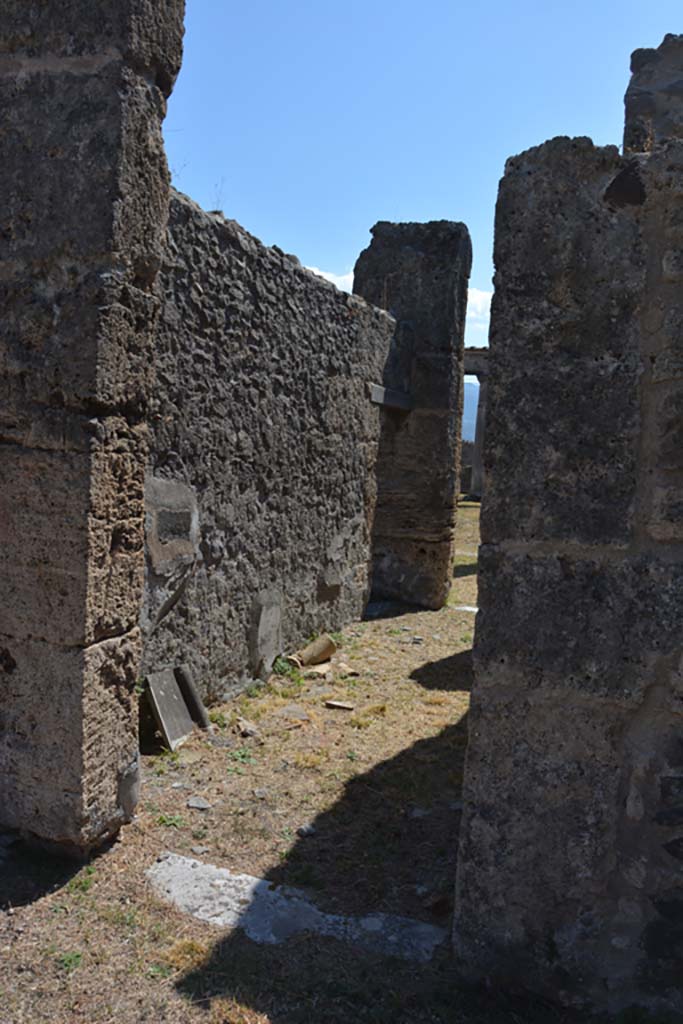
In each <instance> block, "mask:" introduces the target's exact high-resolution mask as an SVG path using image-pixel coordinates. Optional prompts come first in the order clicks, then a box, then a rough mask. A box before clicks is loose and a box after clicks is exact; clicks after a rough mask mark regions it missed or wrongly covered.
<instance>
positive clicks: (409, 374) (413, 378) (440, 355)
mask: <svg viewBox="0 0 683 1024" xmlns="http://www.w3.org/2000/svg"><path fill="white" fill-rule="evenodd" d="M372 236H373V238H372V243H371V244H370V246H369V247H368V248H367V249H365V250H364V252H362V253H361V255H360V256H359V258H358V261H357V263H356V268H355V273H354V286H353V288H354V292H355V293H356V294H357V295H362V296H363V298H365V299H367V300H368V302H372V303H373V304H374V305H375V306H379V307H380V308H381V309H386V310H388V311H389V312H390V313H391V314H392V316H394V317H395V318H396V320H397V322H398V329H397V336H396V345H395V348H394V350H393V353H392V358H391V359H390V360H389V362H388V363H387V366H386V368H385V373H384V378H383V383H384V385H385V386H386V387H387V388H389V389H392V390H395V391H397V392H399V393H402V394H404V395H406V396H407V398H408V399H409V403H410V406H411V408H410V411H406V410H405V409H400V408H392V407H391V405H387V406H385V407H384V409H383V411H382V439H381V444H380V454H379V461H378V472H377V486H378V499H377V513H376V516H375V527H374V532H373V577H372V589H373V594H374V595H375V596H377V597H388V598H398V599H401V600H403V601H407V602H414V603H416V604H419V605H423V606H424V607H426V608H440V607H441V606H442V605H443V604H444V602H445V601H446V598H447V597H448V592H449V589H450V584H451V580H452V570H453V535H454V530H455V516H456V503H457V499H458V493H459V484H460V431H461V421H462V392H463V337H464V330H465V314H466V309H467V283H468V280H469V274H470V265H471V260H472V250H471V245H470V238H469V234H468V231H467V228H466V227H465V225H464V224H456V223H452V222H450V221H434V222H432V223H429V224H390V223H387V222H380V223H379V224H376V225H375V227H374V228H373V229H372Z"/></svg>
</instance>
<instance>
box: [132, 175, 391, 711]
mask: <svg viewBox="0 0 683 1024" xmlns="http://www.w3.org/2000/svg"><path fill="white" fill-rule="evenodd" d="M161 276H162V280H163V291H164V305H163V315H162V320H161V325H160V331H159V334H158V337H157V352H156V371H157V383H156V387H155V391H154V397H153V401H152V415H151V418H150V422H151V427H152V431H153V441H152V448H151V457H150V465H149V473H148V482H147V587H146V599H145V612H144V623H143V625H144V631H145V634H146V641H145V664H146V666H147V667H148V668H150V669H151V668H155V667H161V666H163V665H168V664H171V665H173V664H178V663H180V662H187V663H189V664H190V666H191V667H192V669H193V671H194V675H195V678H196V680H197V682H198V684H199V685H200V688H201V690H202V692H203V693H204V694H205V695H206V696H223V695H225V694H229V693H230V692H233V691H234V690H235V689H237V688H238V687H241V686H243V685H244V684H245V682H247V681H250V680H251V679H253V678H254V677H256V676H260V675H263V674H264V673H265V672H267V671H268V670H269V668H270V666H271V664H272V660H273V658H274V656H275V655H277V654H278V653H280V652H281V651H282V650H283V649H286V648H291V646H292V645H296V644H298V643H300V642H301V641H302V640H303V639H305V638H306V637H307V636H308V635H309V634H310V633H313V632H316V631H320V630H323V629H335V628H338V627H339V626H341V625H342V624H344V623H346V622H348V621H350V620H352V619H354V618H358V617H360V616H361V615H362V614H363V612H364V609H365V603H366V601H367V597H368V564H369V558H370V555H369V551H370V530H371V525H372V515H373V511H374V505H375V489H376V484H375V460H376V454H377V446H378V440H379V425H380V420H379V416H380V413H379V408H378V406H377V405H375V404H372V403H371V401H370V385H371V384H379V383H381V381H382V375H383V370H384V365H385V362H386V360H387V356H388V353H389V349H390V346H391V344H392V339H393V335H394V329H395V324H394V321H393V320H392V319H391V317H389V316H387V314H386V313H383V312H382V311H380V310H377V309H373V308H372V307H370V306H368V305H367V304H366V303H365V302H363V300H362V299H358V298H354V297H352V296H349V295H346V294H344V293H343V292H340V291H338V290H337V289H336V288H335V287H334V286H333V285H331V284H328V283H327V282H326V281H324V280H322V278H319V277H316V276H315V275H313V274H312V273H311V272H310V271H307V270H305V269H304V268H302V267H301V266H300V265H299V263H298V260H296V258H295V257H291V256H287V255H285V254H284V253H282V252H281V251H280V250H279V249H277V248H272V249H271V248H266V247H265V246H263V245H262V244H261V243H260V242H259V241H258V240H257V239H255V238H253V237H252V236H251V235H249V234H247V232H246V231H244V230H243V229H242V228H241V227H240V226H239V225H238V224H236V223H235V222H234V221H228V220H225V219H224V218H223V217H222V216H217V215H212V214H207V213H204V212H203V211H202V210H201V209H200V208H199V207H198V206H196V205H195V204H194V203H192V202H191V201H190V200H189V199H187V198H185V197H184V196H180V195H177V194H174V195H173V198H172V202H171V217H170V224H169V234H168V248H167V251H166V256H165V259H164V266H163V269H162V275H161Z"/></svg>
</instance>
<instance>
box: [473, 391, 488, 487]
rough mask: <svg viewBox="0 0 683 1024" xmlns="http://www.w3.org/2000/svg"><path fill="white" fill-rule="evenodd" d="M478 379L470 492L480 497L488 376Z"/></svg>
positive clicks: (482, 479)
mask: <svg viewBox="0 0 683 1024" xmlns="http://www.w3.org/2000/svg"><path fill="white" fill-rule="evenodd" d="M477 379H478V381H479V401H478V403H477V425H476V429H475V433H474V451H473V453H472V483H471V485H470V493H471V494H472V495H473V497H475V498H481V496H482V492H483V489H484V431H485V429H486V401H487V396H488V378H487V377H486V376H484V375H483V374H479V375H478V377H477Z"/></svg>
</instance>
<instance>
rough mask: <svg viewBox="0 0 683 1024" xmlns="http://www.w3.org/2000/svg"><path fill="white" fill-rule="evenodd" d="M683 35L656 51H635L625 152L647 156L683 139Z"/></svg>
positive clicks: (627, 98) (628, 92) (666, 39)
mask: <svg viewBox="0 0 683 1024" xmlns="http://www.w3.org/2000/svg"><path fill="white" fill-rule="evenodd" d="M682 55H683V35H671V34H670V35H667V36H665V37H664V41H663V42H662V44H661V45H660V46H659V47H658V48H657V49H656V50H654V49H648V50H636V51H635V52H634V53H633V55H632V57H631V71H632V72H633V74H632V77H631V81H630V83H629V87H628V89H627V90H626V96H625V104H626V124H625V128H624V152H628V153H645V152H649V151H650V150H651V149H652V148H653V147H654V146H656V145H658V144H659V143H662V142H664V141H666V140H668V139H681V138H683V102H681V100H682V98H683V56H682Z"/></svg>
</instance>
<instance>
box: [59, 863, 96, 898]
mask: <svg viewBox="0 0 683 1024" xmlns="http://www.w3.org/2000/svg"><path fill="white" fill-rule="evenodd" d="M94 881H95V868H94V867H93V866H92V864H88V865H87V867H84V868H83V870H82V871H79V873H78V874H77V875H76V876H75V878H72V879H71V881H70V882H69V883H68V884H67V887H66V891H67V892H70V893H79V894H83V893H86V892H88V890H89V889H91V888H92V885H93V882H94Z"/></svg>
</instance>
